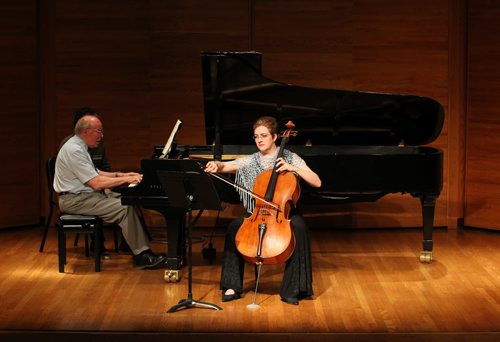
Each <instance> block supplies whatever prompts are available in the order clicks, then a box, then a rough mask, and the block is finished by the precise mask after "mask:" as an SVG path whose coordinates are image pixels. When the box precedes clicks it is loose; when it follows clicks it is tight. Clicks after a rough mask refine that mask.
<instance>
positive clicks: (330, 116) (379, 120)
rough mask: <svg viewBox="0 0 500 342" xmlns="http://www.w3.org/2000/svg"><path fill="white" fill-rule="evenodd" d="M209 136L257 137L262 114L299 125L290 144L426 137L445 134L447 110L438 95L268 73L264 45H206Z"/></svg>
mask: <svg viewBox="0 0 500 342" xmlns="http://www.w3.org/2000/svg"><path fill="white" fill-rule="evenodd" d="M201 59H202V72H203V89H204V102H205V127H206V137H207V144H209V145H211V144H213V143H215V144H216V145H219V144H224V145H227V144H232V145H236V144H253V140H252V138H251V136H252V134H251V132H252V124H253V122H254V121H255V120H256V119H257V118H258V117H259V116H262V115H271V116H275V117H276V118H277V119H278V121H279V123H280V125H284V123H286V122H287V121H288V120H292V121H293V122H294V123H295V124H296V127H297V130H298V131H299V134H298V135H297V137H295V138H293V139H291V140H290V144H299V145H303V144H305V143H306V142H310V143H312V144H313V145H398V144H400V143H401V142H404V144H405V145H410V146H414V145H424V144H428V143H430V142H432V141H434V140H435V139H436V138H437V137H438V136H439V134H440V132H441V129H442V126H443V121H444V113H443V107H442V106H441V104H440V103H439V102H437V101H435V100H433V99H430V98H426V97H420V96H409V95H396V94H383V93H372V92H360V91H348V90H336V89H320V88H308V87H301V86H296V85H291V84H285V83H281V82H277V81H273V80H271V79H269V78H267V77H265V76H263V75H262V55H261V54H260V53H258V52H203V53H202V54H201Z"/></svg>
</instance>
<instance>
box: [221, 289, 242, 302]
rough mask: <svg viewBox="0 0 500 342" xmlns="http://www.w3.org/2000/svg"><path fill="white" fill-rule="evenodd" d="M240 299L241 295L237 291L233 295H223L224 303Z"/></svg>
mask: <svg viewBox="0 0 500 342" xmlns="http://www.w3.org/2000/svg"><path fill="white" fill-rule="evenodd" d="M226 292H227V290H226ZM240 298H241V294H239V293H238V292H236V291H235V292H234V293H231V294H225V293H223V294H222V301H223V302H230V301H232V300H235V299H240Z"/></svg>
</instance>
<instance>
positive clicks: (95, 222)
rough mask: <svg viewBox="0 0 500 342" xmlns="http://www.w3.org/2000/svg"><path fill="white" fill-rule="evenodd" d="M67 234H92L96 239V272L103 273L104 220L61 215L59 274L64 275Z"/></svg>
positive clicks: (58, 231) (86, 247)
mask: <svg viewBox="0 0 500 342" xmlns="http://www.w3.org/2000/svg"><path fill="white" fill-rule="evenodd" d="M66 233H79V234H90V235H93V238H94V260H95V272H100V271H101V244H102V241H101V236H102V220H101V219H100V218H99V217H98V216H94V215H73V214H61V216H60V217H59V221H58V223H57V243H58V253H57V254H58V258H59V272H60V273H64V265H65V264H66ZM88 251H89V247H88V239H85V255H86V256H89V253H88Z"/></svg>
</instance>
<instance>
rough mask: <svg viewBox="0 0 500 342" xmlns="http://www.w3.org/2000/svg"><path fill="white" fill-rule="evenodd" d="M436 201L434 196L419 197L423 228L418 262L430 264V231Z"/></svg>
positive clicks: (432, 225)
mask: <svg viewBox="0 0 500 342" xmlns="http://www.w3.org/2000/svg"><path fill="white" fill-rule="evenodd" d="M436 199H437V196H436V195H423V196H421V197H420V203H421V204H422V218H423V228H424V240H423V242H422V249H423V250H422V251H421V252H420V262H425V263H430V262H431V261H432V245H433V243H432V230H433V227H434V209H435V207H436Z"/></svg>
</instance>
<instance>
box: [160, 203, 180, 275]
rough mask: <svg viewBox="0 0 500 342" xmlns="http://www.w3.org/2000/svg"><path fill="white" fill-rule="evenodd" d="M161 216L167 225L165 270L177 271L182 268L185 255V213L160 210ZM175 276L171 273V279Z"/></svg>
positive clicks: (176, 210) (171, 209)
mask: <svg viewBox="0 0 500 342" xmlns="http://www.w3.org/2000/svg"><path fill="white" fill-rule="evenodd" d="M162 214H163V216H164V217H165V222H166V224H167V243H168V245H167V262H166V265H167V269H169V270H170V271H177V270H179V269H180V268H181V267H182V264H183V261H184V256H185V255H186V245H185V228H186V211H185V210H182V209H173V208H169V209H167V210H164V211H163V210H162ZM167 272H168V271H167ZM165 274H166V273H165ZM176 274H177V272H171V277H177V278H178V276H176ZM166 275H167V274H166ZM176 280H178V279H176Z"/></svg>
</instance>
